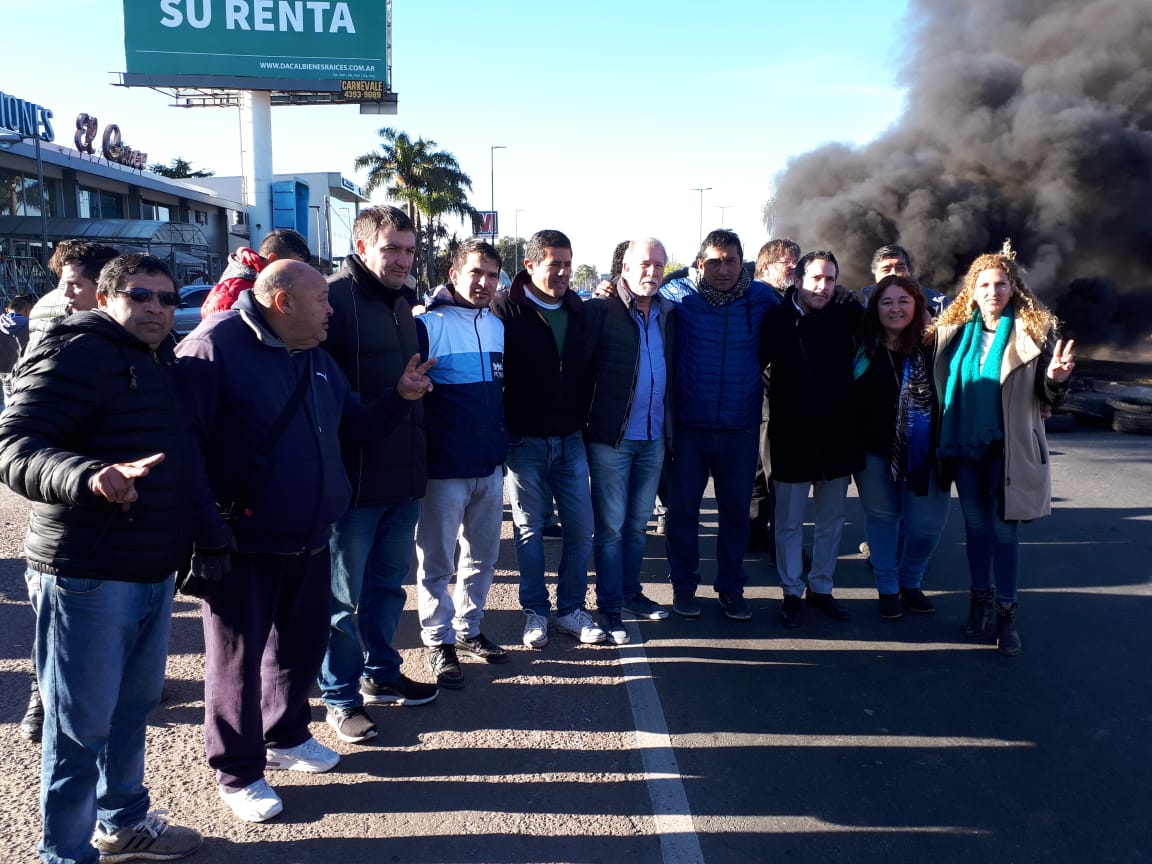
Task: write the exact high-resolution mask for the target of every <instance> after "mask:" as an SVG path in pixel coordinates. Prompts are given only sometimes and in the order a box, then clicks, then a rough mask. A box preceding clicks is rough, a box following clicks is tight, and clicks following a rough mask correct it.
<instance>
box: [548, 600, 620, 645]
mask: <svg viewBox="0 0 1152 864" xmlns="http://www.w3.org/2000/svg"><path fill="white" fill-rule="evenodd" d="M556 629H557V630H559V631H560V632H562V633H570V634H572V635H573V636H575V637H576V638H577V639H579V640H580V641H581V642H583V643H584V644H585V645H595V644H596V643H597V642H603V641H604V640H605V639H607V638H608V634H607V633H605V632H604V631H603V630H602V629H601V628H600V625H598V624H597V623H596V622H595V621H593V620H592V616H591V615H589V614H588V613H587V612H585V611H584V610H583V609H573V610H572V611H571V612H569V613H568V614H567V615H557V616H556Z"/></svg>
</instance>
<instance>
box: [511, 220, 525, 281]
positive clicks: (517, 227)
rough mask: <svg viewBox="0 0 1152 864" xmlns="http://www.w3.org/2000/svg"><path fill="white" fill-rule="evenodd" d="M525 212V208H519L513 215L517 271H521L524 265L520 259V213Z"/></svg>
mask: <svg viewBox="0 0 1152 864" xmlns="http://www.w3.org/2000/svg"><path fill="white" fill-rule="evenodd" d="M523 212H524V211H523V210H517V211H516V213H515V215H513V217H512V221H513V223H514V224H513V226H512V230H513V232H514V233H515V237H516V253H515V254H516V264H515V266H516V272H517V273H519V272H520V268H521V266H523V262H522V261H521V260H520V214H521V213H523Z"/></svg>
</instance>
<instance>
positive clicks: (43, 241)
mask: <svg viewBox="0 0 1152 864" xmlns="http://www.w3.org/2000/svg"><path fill="white" fill-rule="evenodd" d="M27 138H31V139H32V141H33V142H34V143H35V146H36V184H37V189H39V191H40V208H39V209H40V263H41V264H43V265H44V266H45V267H47V266H48V210H47V209H46V208H47V207H48V189H47V187H45V185H44V160H43V158H41V155H40V134H39V133H37V134H35V135H25V134H23V133H22V132H0V145H4V144H16V143H18V142H20V141H24V140H25V139H27Z"/></svg>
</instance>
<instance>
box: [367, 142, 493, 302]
mask: <svg viewBox="0 0 1152 864" xmlns="http://www.w3.org/2000/svg"><path fill="white" fill-rule="evenodd" d="M379 135H380V138H381V139H383V143H381V144H380V149H379V151H373V152H371V153H365V154H364V155H363V156H360V157H358V158H357V159H356V163H355V164H356V168H357V170H361V171H362V170H364V169H367V170H368V180H367V182H366V183H365V184H364V191H365V192H367V193H369V194H371V193H372V192H373V191H375V190H376V189H383V190H384V191H385V192H386V193H387V194H388V197H389V198H392V199H393V200H394V201H398V202H400V203H401V205H402V206H403V207H404V208H405V209H406V210H407V211H408V216H409V217H410V218H411V219H412V221H413V223H414V224H415V225H416V232H417V234H418V235H419V237H420V238H422V240H423V242H424V243H425V244H426V246H425V250H426V254H425V256H424V260H423V263H422V267H423V269H424V272H425V273H426V274H427V278H426V281H427V284H428V285H432V284H433V282H434V279H435V272H434V271H435V261H434V259H435V249H436V239H437V238H438V237H439V238H443V237H444V236H445V235H446V231H445V229H444V226H443V217H445V216H448V215H456V216H461V217H464V218H465V219H470V218H471V217H472V216H473V215H474V214H475V213H476V208H474V207H473V206H472V205H471V204H469V203H468V192H470V191H471V189H472V178H470V177H469V176H468V175H467V174H465V173H464V172H463V171H462V170H461V169H460V163H459V162H457V161H456V157H455V156H453V155H452V154H451V153H449V152H447V151H445V150H440V149H439V146H440V145H438V144H437V143H436V142H435V141H430V140H427V139H424V138H417V139H416V140H415V141H413V140H412V137H411V136H410V135H409V134H408V133H407V132H399V131H397V130H396V129H393V128H392V127H385V128H383V129H381V130H380V132H379ZM424 217H427V221H425V218H424ZM418 269H421V268H419V267H418Z"/></svg>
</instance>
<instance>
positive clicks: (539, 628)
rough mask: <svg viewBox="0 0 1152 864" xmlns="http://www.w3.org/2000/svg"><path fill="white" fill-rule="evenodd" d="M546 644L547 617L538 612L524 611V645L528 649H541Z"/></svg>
mask: <svg viewBox="0 0 1152 864" xmlns="http://www.w3.org/2000/svg"><path fill="white" fill-rule="evenodd" d="M547 644H548V616H547V615H541V614H540V613H539V612H532V611H531V610H529V609H525V610H524V645H525V646H526V647H528V648H543V647H544V646H545V645H547Z"/></svg>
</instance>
